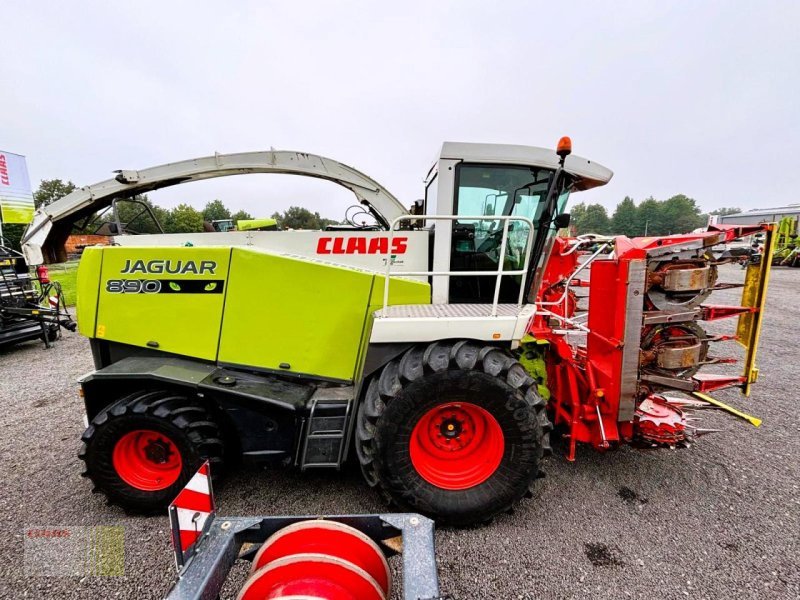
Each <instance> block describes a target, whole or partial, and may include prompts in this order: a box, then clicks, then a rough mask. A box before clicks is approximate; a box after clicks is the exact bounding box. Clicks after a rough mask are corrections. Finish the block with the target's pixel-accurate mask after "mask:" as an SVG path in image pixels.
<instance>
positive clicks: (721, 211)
mask: <svg viewBox="0 0 800 600" xmlns="http://www.w3.org/2000/svg"><path fill="white" fill-rule="evenodd" d="M740 212H742V209H741V208H737V207H735V206H723V207H722V208H715V209H714V210H712V211H711V212H710V213H708V214H710V215H719V216H720V217H724V216H725V215H737V214H739V213H740Z"/></svg>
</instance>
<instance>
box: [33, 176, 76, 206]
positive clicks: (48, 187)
mask: <svg viewBox="0 0 800 600" xmlns="http://www.w3.org/2000/svg"><path fill="white" fill-rule="evenodd" d="M75 189H76V186H75V184H74V183H72V182H71V181H67V182H66V183H64V182H63V181H62V180H61V179H42V181H40V182H39V188H38V189H37V190H36V191H35V192H33V203H34V205H35V206H36V208H40V207H42V206H47V205H48V204H51V203H53V202H55V201H56V200H58V199H59V198H63V197H64V196H66V195H67V194H70V193H72V192H74V191H75Z"/></svg>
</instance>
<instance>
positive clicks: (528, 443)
mask: <svg viewBox="0 0 800 600" xmlns="http://www.w3.org/2000/svg"><path fill="white" fill-rule="evenodd" d="M465 398H468V400H465ZM459 401H460V402H467V401H468V402H469V403H471V404H474V405H477V406H479V407H480V408H482V409H483V410H485V411H487V412H488V413H489V414H490V415H491V416H492V417H494V418H495V419H496V421H497V423H498V424H499V425H500V428H501V430H502V433H503V444H504V447H503V454H502V459H501V461H500V464H499V466H498V467H497V468H496V470H495V471H494V472H493V473H492V474H491V475H490V476H489V477H488V479H486V480H485V481H483V482H481V483H478V484H476V485H473V486H472V487H469V488H466V489H458V490H452V489H444V488H443V487H439V486H437V485H433V484H431V483H430V482H429V481H428V480H426V479H425V478H423V477H422V476H421V475H420V473H419V472H418V471H417V469H416V468H415V466H414V463H413V462H412V459H411V450H410V445H411V437H412V435H411V434H412V431H414V427H415V426H416V424H417V423H418V422H419V421H420V419H422V418H423V416H424V415H425V414H426V413H428V411H430V410H432V409H434V408H435V407H437V406H441V405H442V404H443V403H448V402H451V403H458V402H459ZM551 429H552V426H551V424H550V421H549V420H548V418H547V414H546V412H545V402H544V401H543V400H542V398H541V397H540V396H539V395H538V394H537V392H536V385H535V381H534V380H533V378H531V377H530V376H529V375H528V373H527V372H526V371H525V369H524V368H523V367H522V365H521V364H519V362H517V361H516V360H515V359H514V358H512V357H511V356H510V355H509V354H508V353H506V352H505V351H504V350H502V349H499V348H497V347H495V346H488V345H481V344H480V343H479V342H474V341H469V340H462V341H448V342H435V343H433V344H430V345H428V346H417V347H414V348H412V349H410V350H408V351H407V352H406V353H405V354H403V355H402V356H401V357H400V358H398V359H395V360H393V361H392V362H390V363H388V364H387V365H386V366H385V367H384V368H383V369H382V371H381V372H380V373H379V374H377V375H376V376H375V377H373V379H372V380H371V381H370V383H369V386H368V388H367V391H366V394H365V397H364V399H363V401H362V403H361V406H360V407H359V412H358V420H357V427H356V452H357V455H358V458H359V461H360V463H361V469H362V472H363V474H364V477H365V478H366V480H367V482H368V483H369V484H370V485H371V486H373V487H375V486H377V487H379V488H380V489H382V490H383V492H384V493H385V494H386V495H387V496H388V498H389V499H390V501H392V502H394V503H395V504H396V505H397V506H398V507H399V508H400V509H402V510H409V511H414V512H421V513H423V514H425V515H428V516H430V517H432V518H434V519H435V520H436V521H437V522H439V523H442V524H449V525H455V526H465V525H470V524H474V523H484V522H487V521H489V520H491V518H492V517H494V516H495V515H497V514H498V513H501V512H507V511H509V510H510V509H511V508H512V506H513V504H514V503H515V502H517V501H518V500H520V499H521V498H523V497H525V496H530V486H531V485H532V483H533V480H535V479H536V478H537V477H538V476H539V466H540V462H541V459H542V457H543V455H546V454H549V453H551V452H552V451H551V449H550V440H549V432H550V430H551Z"/></svg>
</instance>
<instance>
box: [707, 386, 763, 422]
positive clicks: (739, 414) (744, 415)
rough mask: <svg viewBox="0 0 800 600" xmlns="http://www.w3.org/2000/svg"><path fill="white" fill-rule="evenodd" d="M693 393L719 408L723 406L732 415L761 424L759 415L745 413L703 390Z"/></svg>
mask: <svg viewBox="0 0 800 600" xmlns="http://www.w3.org/2000/svg"><path fill="white" fill-rule="evenodd" d="M692 395H693V396H694V397H695V398H698V399H700V400H702V401H703V402H708V403H709V404H713V405H714V406H716V407H718V408H721V409H722V410H724V411H726V412H729V413H731V414H732V415H736V416H737V417H740V418H742V419H744V420H745V421H749V422H750V423H752V424H753V425H754V426H755V427H758V426H760V425H761V419H759V418H758V417H753V416H751V415H748V414H747V413H743V412H742V411H740V410H736V409H735V408H733V407H732V406H730V405H729V404H725V403H724V402H720V401H719V400H717V399H716V398H712V397H711V396H709V395H708V394H704V393H703V392H692Z"/></svg>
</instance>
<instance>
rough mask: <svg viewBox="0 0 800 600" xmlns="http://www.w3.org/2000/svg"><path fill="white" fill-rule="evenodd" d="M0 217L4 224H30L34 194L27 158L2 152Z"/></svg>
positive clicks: (0, 161)
mask: <svg viewBox="0 0 800 600" xmlns="http://www.w3.org/2000/svg"><path fill="white" fill-rule="evenodd" d="M0 217H2V220H3V223H30V222H31V219H33V193H32V191H31V181H30V179H29V178H28V165H27V164H26V163H25V157H24V156H22V155H20V154H14V153H12V152H4V151H3V150H0Z"/></svg>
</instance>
